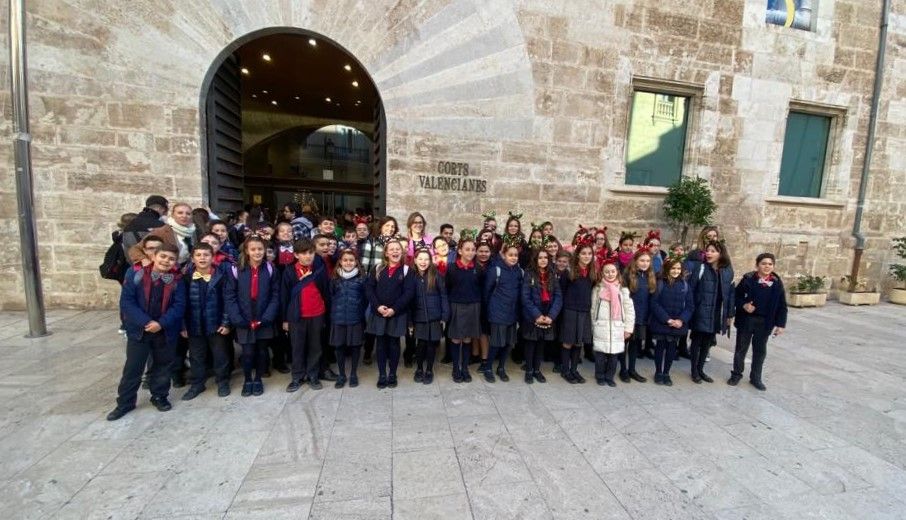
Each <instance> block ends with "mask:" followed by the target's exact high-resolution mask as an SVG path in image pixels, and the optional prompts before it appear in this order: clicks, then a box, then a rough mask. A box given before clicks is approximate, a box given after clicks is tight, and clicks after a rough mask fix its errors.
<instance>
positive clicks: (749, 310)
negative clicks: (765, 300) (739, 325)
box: [742, 302, 755, 314]
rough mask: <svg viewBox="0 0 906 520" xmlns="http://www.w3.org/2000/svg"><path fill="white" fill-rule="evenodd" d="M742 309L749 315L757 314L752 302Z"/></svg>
mask: <svg viewBox="0 0 906 520" xmlns="http://www.w3.org/2000/svg"><path fill="white" fill-rule="evenodd" d="M742 308H743V310H745V311H746V312H748V313H749V314H752V313H753V312H755V306H754V305H752V302H749V303H746V304H745V305H743V306H742Z"/></svg>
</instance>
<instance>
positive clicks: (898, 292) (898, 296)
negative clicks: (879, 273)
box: [890, 288, 906, 305]
mask: <svg viewBox="0 0 906 520" xmlns="http://www.w3.org/2000/svg"><path fill="white" fill-rule="evenodd" d="M890 303H896V304H897V305H906V289H899V288H897V289H891V290H890Z"/></svg>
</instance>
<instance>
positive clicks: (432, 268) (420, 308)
mask: <svg viewBox="0 0 906 520" xmlns="http://www.w3.org/2000/svg"><path fill="white" fill-rule="evenodd" d="M441 238H443V237H441ZM435 242H437V240H436V239H435ZM437 243H438V244H439V245H443V246H446V243H443V244H441V243H440V242H437ZM413 263H414V264H415V265H414V266H415V297H414V298H413V299H412V322H413V323H414V331H413V336H414V337H415V341H416V345H415V362H416V369H415V382H416V383H424V384H426V385H430V384H431V382H432V381H434V359H435V357H436V356H437V347H439V346H440V340H441V339H442V338H443V336H444V330H443V324H444V323H446V322H448V321H449V320H450V305H449V303H448V301H447V288H446V287H445V286H444V277H443V276H441V274H440V273H439V272H438V268H437V266H436V265H435V264H434V263H433V262H432V259H431V252H430V251H429V250H427V249H419V250H418V251H416V253H415V258H413Z"/></svg>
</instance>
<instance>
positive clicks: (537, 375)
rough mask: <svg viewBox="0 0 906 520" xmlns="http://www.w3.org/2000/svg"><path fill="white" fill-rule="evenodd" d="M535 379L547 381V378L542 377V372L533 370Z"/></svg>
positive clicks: (542, 381)
mask: <svg viewBox="0 0 906 520" xmlns="http://www.w3.org/2000/svg"><path fill="white" fill-rule="evenodd" d="M535 381H538V382H539V383H547V378H546V377H544V374H542V373H541V371H540V370H539V371H537V372H535Z"/></svg>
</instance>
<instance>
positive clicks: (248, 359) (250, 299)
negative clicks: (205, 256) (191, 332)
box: [224, 237, 280, 396]
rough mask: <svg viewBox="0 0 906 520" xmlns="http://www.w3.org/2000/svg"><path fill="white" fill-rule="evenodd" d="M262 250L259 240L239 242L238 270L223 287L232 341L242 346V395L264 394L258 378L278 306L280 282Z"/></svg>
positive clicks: (262, 370) (252, 238) (273, 327)
mask: <svg viewBox="0 0 906 520" xmlns="http://www.w3.org/2000/svg"><path fill="white" fill-rule="evenodd" d="M266 248H267V245H266V244H265V242H264V240H262V239H261V238H259V237H249V238H247V239H246V241H245V242H243V243H242V253H241V255H240V258H239V267H238V268H233V269H234V270H233V272H232V274H233V277H234V279H235V283H230V284H227V285H226V291H225V294H224V297H225V298H226V306H227V313H228V314H229V316H230V323H232V324H233V326H234V327H236V341H237V342H238V343H239V344H240V345H242V356H241V357H240V361H241V363H242V372H243V374H244V375H245V382H244V383H243V385H242V395H243V396H249V395H261V394H262V393H264V384H263V383H262V382H261V376H262V375H263V374H264V372H266V371H267V364H268V359H267V346H268V342H269V341H270V340H271V339H272V338H273V337H274V334H275V322H276V319H277V312H278V310H279V305H280V281H279V280H278V279H277V277H276V275H275V272H274V266H273V265H272V264H271V263H270V262H268V261H266V260H265V259H264V254H265V251H266ZM253 369H254V372H255V373H254V377H253V376H252V370H253Z"/></svg>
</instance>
